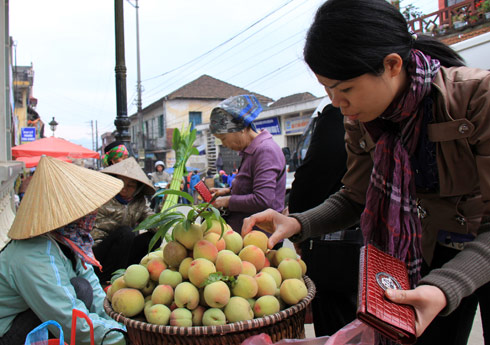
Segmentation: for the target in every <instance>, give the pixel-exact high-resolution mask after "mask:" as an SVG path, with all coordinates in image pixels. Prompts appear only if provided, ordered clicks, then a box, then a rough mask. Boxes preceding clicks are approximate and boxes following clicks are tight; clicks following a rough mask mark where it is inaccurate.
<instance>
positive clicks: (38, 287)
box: [10, 236, 125, 344]
mask: <svg viewBox="0 0 490 345" xmlns="http://www.w3.org/2000/svg"><path fill="white" fill-rule="evenodd" d="M43 238H44V241H43V242H41V243H40V242H39V241H36V242H35V243H34V244H36V245H32V246H31V247H30V248H28V250H26V251H24V252H23V255H22V256H23V257H22V259H21V260H15V262H13V263H12V265H11V267H12V270H11V272H10V274H11V278H12V281H13V284H15V286H16V288H17V290H18V293H19V294H20V295H21V296H22V297H23V298H24V300H25V302H26V304H27V305H28V306H29V307H30V308H31V309H32V310H33V311H34V313H35V314H36V315H37V316H38V317H39V318H40V319H41V321H43V322H44V321H48V320H55V321H57V322H58V323H59V324H60V325H61V326H62V328H63V332H64V333H65V339H67V340H66V341H67V342H70V336H71V319H72V316H71V314H72V309H74V308H75V309H78V310H80V311H82V312H84V313H85V314H86V315H87V316H88V317H89V318H90V319H91V320H92V323H93V326H94V336H95V343H96V344H100V343H101V341H102V338H103V336H104V334H105V333H106V332H107V331H109V330H110V329H112V328H120V329H124V326H123V325H121V324H119V323H117V322H116V321H114V320H112V319H111V318H110V317H109V316H107V314H106V313H105V312H104V311H103V307H102V300H103V297H102V293H103V291H102V288H101V287H100V284H99V283H98V280H97V278H96V276H95V274H94V273H93V268H92V267H91V266H90V267H89V265H88V266H87V267H88V268H87V269H84V268H83V267H82V266H81V264H80V262H78V264H77V271H78V272H79V276H82V277H84V278H86V279H87V280H88V281H89V282H90V283H91V285H92V286H93V287H94V300H93V304H92V308H91V310H87V308H86V307H85V304H84V303H83V302H82V301H81V300H79V299H77V297H76V293H75V289H74V288H73V286H72V285H71V283H70V279H71V278H73V277H75V276H77V274H76V272H75V271H73V268H72V264H71V262H70V261H69V260H68V259H67V258H66V256H64V254H63V253H62V251H61V249H60V248H59V246H58V244H57V243H56V242H55V241H54V240H50V239H48V237H45V236H43ZM50 330H51V331H52V332H53V333H54V334H55V335H57V331H56V328H53V329H50ZM110 336H111V337H110V338H109V339H107V341H104V343H105V344H124V343H125V342H124V339H123V336H122V334H120V333H116V332H113V335H112V334H110ZM108 337H109V336H108ZM77 344H90V328H89V326H88V324H87V323H86V322H85V321H84V320H82V319H78V322H77Z"/></svg>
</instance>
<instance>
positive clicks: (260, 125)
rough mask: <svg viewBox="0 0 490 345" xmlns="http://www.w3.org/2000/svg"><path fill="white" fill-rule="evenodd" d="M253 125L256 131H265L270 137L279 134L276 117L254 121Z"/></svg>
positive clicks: (279, 128)
mask: <svg viewBox="0 0 490 345" xmlns="http://www.w3.org/2000/svg"><path fill="white" fill-rule="evenodd" d="M254 124H255V127H257V129H267V130H268V131H269V133H270V134H272V135H279V134H281V126H280V125H279V119H278V118H277V117H272V118H270V119H264V120H258V121H254Z"/></svg>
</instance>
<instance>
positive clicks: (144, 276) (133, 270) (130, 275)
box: [124, 264, 150, 289]
mask: <svg viewBox="0 0 490 345" xmlns="http://www.w3.org/2000/svg"><path fill="white" fill-rule="evenodd" d="M149 279H150V273H149V272H148V270H147V269H146V267H145V266H143V265H138V264H135V265H131V266H129V267H128V268H127V269H126V272H125V273H124V282H125V283H126V286H127V287H130V288H134V289H142V288H144V287H145V286H146V284H148V280H149Z"/></svg>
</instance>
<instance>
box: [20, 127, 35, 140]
mask: <svg viewBox="0 0 490 345" xmlns="http://www.w3.org/2000/svg"><path fill="white" fill-rule="evenodd" d="M34 140H36V128H35V127H21V129H20V141H21V142H29V141H34Z"/></svg>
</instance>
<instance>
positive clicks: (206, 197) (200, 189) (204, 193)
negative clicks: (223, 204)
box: [194, 181, 213, 202]
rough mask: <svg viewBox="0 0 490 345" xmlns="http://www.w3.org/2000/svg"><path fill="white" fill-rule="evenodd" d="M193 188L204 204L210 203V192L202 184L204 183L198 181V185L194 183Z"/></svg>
mask: <svg viewBox="0 0 490 345" xmlns="http://www.w3.org/2000/svg"><path fill="white" fill-rule="evenodd" d="M194 188H195V189H196V190H197V192H198V193H199V195H200V196H201V197H202V199H203V200H204V202H210V201H211V200H212V199H213V196H212V194H211V192H210V191H209V189H208V187H207V186H206V185H205V184H204V182H202V181H199V182H198V183H196V185H195V186H194Z"/></svg>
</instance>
